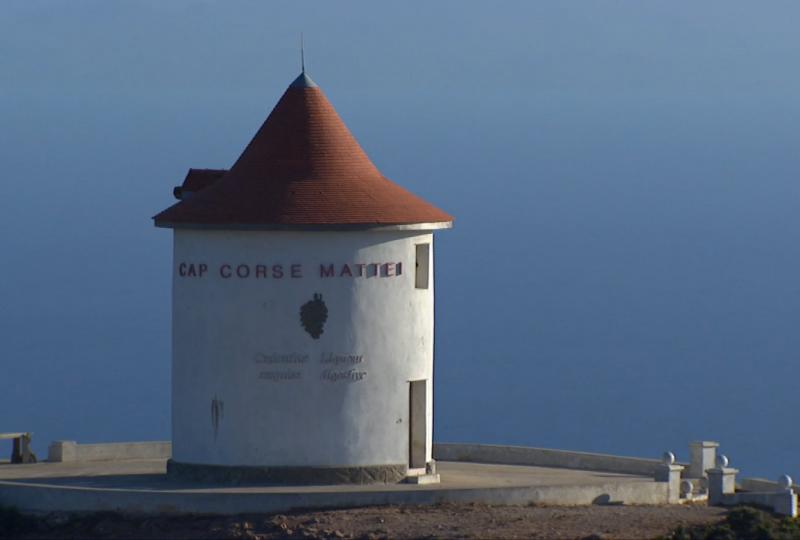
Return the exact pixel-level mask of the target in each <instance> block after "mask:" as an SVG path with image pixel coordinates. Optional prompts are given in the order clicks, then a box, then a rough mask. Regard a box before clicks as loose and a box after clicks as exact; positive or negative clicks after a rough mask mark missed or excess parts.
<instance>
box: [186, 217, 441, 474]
mask: <svg viewBox="0 0 800 540" xmlns="http://www.w3.org/2000/svg"><path fill="white" fill-rule="evenodd" d="M174 240H175V242H174V261H173V276H174V277H173V371H172V387H173V392H172V439H173V459H174V460H176V461H178V462H184V463H196V464H216V465H253V466H258V465H262V466H263V465H272V466H279V465H284V466H366V465H384V464H404V463H407V462H408V444H409V441H408V430H409V427H408V415H409V403H408V391H409V390H408V381H410V380H418V379H428V381H429V383H428V389H429V390H428V394H429V395H428V409H427V417H428V420H427V438H428V444H427V447H428V456H427V460H428V461H430V459H431V456H430V448H431V446H432V425H433V410H432V402H433V396H432V388H433V279H431V280H430V287H429V288H428V289H424V290H423V289H416V288H415V286H414V275H415V273H414V263H415V244H419V243H430V244H431V249H433V236H432V234H430V232H422V233H421V232H420V231H392V232H385V231H384V232H364V231H361V232H273V231H205V230H189V229H176V230H175V234H174ZM431 259H432V257H431ZM398 262H400V263H402V274H401V275H399V276H371V277H348V276H344V277H338V274H339V273H340V272H341V265H342V264H344V263H347V264H349V265H351V270H352V265H353V263H398ZM182 263H183V264H184V266H181V264H182ZM331 263H333V264H334V265H335V267H336V272H337V277H325V278H322V277H320V264H323V265H326V266H327V265H328V264H331ZM189 264H193V265H195V266H194V267H189V266H188V265H189ZM225 264H227V265H230V266H231V268H230V274H231V277H229V278H224V277H222V275H221V273H220V268H221V267H222V265H225ZM240 264H247V265H249V267H250V276H249V277H247V278H241V277H238V276H237V274H236V269H237V267H238V265H240ZM257 264H262V265H267V266H269V267H272V266H273V265H277V264H279V265H282V267H283V272H284V276H283V278H281V279H276V278H274V277H267V278H263V277H260V278H256V277H255V276H254V272H255V265H257ZM293 264H295V265H301V267H302V277H294V278H293V277H291V265H293ZM200 265H205V268H206V270H205V272H203V275H202V276H200V275H191V274H199V273H200V269H201V267H200ZM270 270H271V268H270ZM222 272H223V273H224V274H225V275H227V274H228V273H229V272H228V270H227V267H225V268H223V270H222ZM432 272H433V268H432V264H431V276H432ZM181 274H184V275H181ZM240 274H245V270H244V269H243V268H242V269H240ZM270 274H271V272H270ZM314 294H321V295H322V299H323V301H324V302H325V304H326V306H327V309H328V318H327V321H326V323H325V326H324V332H323V333H322V334H321V335H320V336H319V338H318V339H314V338H312V336H311V335H309V333H308V332H307V331H306V330H305V329H304V328H303V326H302V325H301V322H300V309H301V306H302V305H303V304H304V303H306V302H308V301H310V300H312V299H313V295H314ZM331 353H332V354H334V355H345V356H349V355H355V356H361V357H362V361H361V362H359V363H356V364H352V365H350V364H347V363H345V364H341V365H340V366H337V367H335V368H334V367H332V366H330V365H326V364H323V363H322V361H321V360H322V359H323V358H326V357H327V356H328V355H330V354H331ZM270 355H297V356H298V357H300V358H302V357H304V356H306V355H307V360H306V361H305V362H302V363H294V364H285V363H280V362H275V357H270ZM351 368H352V369H354V370H355V372H356V373H360V372H364V375H363V376H361V378H360V380H353V379H351V380H339V381H337V382H332V381H331V380H326V379H324V378H323V373H324V371H325V370H326V369H334V370H335V371H347V370H349V369H351ZM288 371H293V372H295V375H293V376H294V377H297V375H296V372H299V373H300V376H299V378H292V379H289V380H274V378H275V377H276V375H275V374H280V373H284V374H285V373H286V372H288ZM277 376H280V375H277ZM357 378H358V375H356V376H355V379H357ZM215 400H216V401H215ZM215 426H216V428H215Z"/></svg>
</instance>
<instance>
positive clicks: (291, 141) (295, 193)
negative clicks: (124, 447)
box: [154, 74, 453, 229]
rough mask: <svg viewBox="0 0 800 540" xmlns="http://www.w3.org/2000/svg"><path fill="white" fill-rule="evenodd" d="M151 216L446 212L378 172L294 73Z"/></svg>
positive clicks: (340, 221)
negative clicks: (228, 158) (255, 121)
mask: <svg viewBox="0 0 800 540" xmlns="http://www.w3.org/2000/svg"><path fill="white" fill-rule="evenodd" d="M154 220H155V224H156V226H161V227H191V226H205V227H211V228H214V227H215V226H218V227H220V228H231V227H243V228H249V227H253V228H312V229H313V228H322V229H325V228H337V227H380V226H390V225H405V224H408V225H411V224H420V223H434V224H438V226H446V225H447V224H449V223H450V222H452V221H453V218H452V216H450V215H448V214H446V213H445V212H443V211H441V210H439V209H438V208H436V207H435V206H433V205H431V204H429V203H427V202H426V201H424V200H422V199H421V198H419V197H417V196H416V195H414V194H413V193H411V192H409V191H407V190H405V189H403V188H402V187H400V186H398V185H397V184H395V183H393V182H392V181H391V180H389V179H387V178H386V177H384V176H383V175H382V174H381V173H380V171H379V170H378V169H377V168H376V167H375V165H373V164H372V162H371V161H370V159H369V158H368V157H367V155H366V154H365V153H364V151H363V150H362V149H361V146H359V144H358V142H357V141H356V140H355V138H354V137H353V136H352V135H351V134H350V131H349V130H348V129H347V127H346V126H345V125H344V122H342V120H341V118H339V115H338V114H337V113H336V111H335V110H334V108H333V106H332V105H331V104H330V102H329V101H328V99H327V98H326V97H325V94H323V93H322V90H320V89H319V88H318V87H317V86H316V85H315V84H314V83H313V81H311V79H309V78H308V77H307V76H306V75H305V74H301V75H300V77H298V78H297V80H295V82H293V83H292V84H291V85H290V86H289V88H288V89H287V90H286V92H285V93H284V94H283V96H282V97H281V99H280V101H278V104H277V105H276V106H275V108H274V109H273V111H272V113H270V115H269V117H267V119H266V121H265V122H264V124H263V125H262V126H261V128H260V129H259V130H258V132H257V133H256V135H255V137H253V140H252V141H250V144H248V145H247V148H245V150H244V152H242V155H241V156H240V157H239V159H238V160H237V161H236V163H235V164H234V165H233V167H232V168H231V169H230V170H229V171H227V172H225V173H224V174H222V176H221V178H219V179H218V180H215V181H214V182H213V183H211V185H209V186H208V187H204V188H203V189H200V190H199V191H195V192H193V193H191V196H190V197H185V198H184V199H183V200H181V201H180V202H178V203H177V204H175V205H173V206H171V207H169V208H167V209H166V210H164V211H163V212H161V213H160V214H158V215H156V216H155V217H154Z"/></svg>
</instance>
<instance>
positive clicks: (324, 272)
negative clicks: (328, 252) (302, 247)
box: [319, 264, 335, 277]
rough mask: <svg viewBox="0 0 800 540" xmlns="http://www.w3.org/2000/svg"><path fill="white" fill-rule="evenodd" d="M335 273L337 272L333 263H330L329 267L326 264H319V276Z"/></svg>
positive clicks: (331, 275)
mask: <svg viewBox="0 0 800 540" xmlns="http://www.w3.org/2000/svg"><path fill="white" fill-rule="evenodd" d="M334 275H335V272H334V270H333V265H332V264H329V265H328V266H327V268H326V267H325V265H324V264H320V265H319V277H333V276H334Z"/></svg>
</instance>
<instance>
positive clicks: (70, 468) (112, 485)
mask: <svg viewBox="0 0 800 540" xmlns="http://www.w3.org/2000/svg"><path fill="white" fill-rule="evenodd" d="M165 472H166V460H165V459H140V460H118V461H97V462H62V463H48V462H43V463H37V464H27V465H0V504H4V505H13V506H16V507H18V508H20V509H21V510H23V511H28V512H50V511H96V510H115V511H123V512H168V513H169V512H172V513H183V512H198V513H241V512H283V511H288V510H291V509H298V508H325V507H353V506H366V505H382V504H432V503H437V502H484V503H490V504H528V503H551V504H592V503H595V504H596V503H615V502H618V503H622V502H626V503H644V504H648V503H649V504H657V503H663V502H665V500H666V484H665V483H659V482H655V481H654V480H653V478H652V477H648V476H641V475H633V474H620V473H610V472H600V471H586V470H572V469H565V468H552V467H538V466H525V465H505V464H485V463H468V462H454V461H440V462H438V472H439V474H440V475H441V483H439V484H429V485H415V484H371V485H324V486H323V485H319V486H313V485H312V486H255V485H249V486H248V485H245V486H235V487H234V486H229V485H213V484H196V483H185V482H178V481H175V480H173V479H169V478H167V476H166V475H165Z"/></svg>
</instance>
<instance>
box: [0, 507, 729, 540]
mask: <svg viewBox="0 0 800 540" xmlns="http://www.w3.org/2000/svg"><path fill="white" fill-rule="evenodd" d="M725 513H726V512H725V510H723V509H720V508H710V507H707V506H705V505H699V504H698V505H684V506H621V505H620V506H582V507H576V506H571V507H564V506H524V507H518V506H486V505H480V504H461V505H454V504H443V505H438V506H390V507H369V508H358V509H349V510H329V511H314V512H296V513H291V514H285V515H266V514H262V515H241V516H236V517H217V516H180V517H165V516H137V517H133V516H122V515H118V514H91V515H85V516H74V515H68V514H60V513H58V514H49V515H47V516H42V517H40V518H37V519H35V520H27V521H25V522H24V523H18V524H17V525H13V526H12V528H8V527H7V528H6V531H5V536H4V535H3V533H2V530H0V537H3V538H20V539H33V538H43V539H65V538H113V539H129V538H130V539H132V538H142V539H157V538H158V539H161V538H175V539H201V538H242V539H256V538H259V539H275V538H298V539H299V538H353V539H371V540H373V539H379V538H381V539H383V538H386V539H410V538H481V539H483V538H504V539H505V538H509V539H511V538H544V539H562V538H563V539H589V538H592V539H612V538H613V539H621V538H626V539H628V538H629V539H644V538H657V537H660V536H663V535H666V534H668V533H670V532H671V531H673V530H674V529H675V528H676V527H678V526H679V525H683V526H684V527H688V526H692V525H701V524H712V523H718V522H720V521H722V520H723V519H724V517H725Z"/></svg>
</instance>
